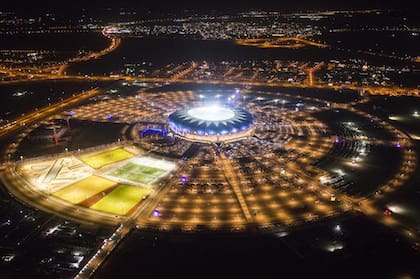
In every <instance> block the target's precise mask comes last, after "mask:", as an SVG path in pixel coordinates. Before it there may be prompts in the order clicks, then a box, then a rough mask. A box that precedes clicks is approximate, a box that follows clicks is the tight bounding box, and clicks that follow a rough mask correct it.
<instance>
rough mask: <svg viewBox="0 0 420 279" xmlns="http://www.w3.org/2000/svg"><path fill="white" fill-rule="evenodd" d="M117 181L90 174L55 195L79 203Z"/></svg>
mask: <svg viewBox="0 0 420 279" xmlns="http://www.w3.org/2000/svg"><path fill="white" fill-rule="evenodd" d="M115 184H116V183H115V182H113V181H110V180H108V179H105V178H102V177H98V176H90V177H88V178H86V179H83V180H82V181H79V182H76V183H74V184H72V185H70V186H68V187H66V188H64V189H62V190H60V191H58V192H55V193H54V196H56V197H58V198H60V199H63V200H66V201H69V202H71V203H73V204H78V203H80V202H82V201H84V200H86V199H88V198H90V197H92V196H93V195H96V194H98V193H100V192H102V191H104V190H106V189H108V188H109V187H111V186H114V185H115Z"/></svg>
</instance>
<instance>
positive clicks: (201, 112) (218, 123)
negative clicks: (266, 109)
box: [168, 105, 254, 142]
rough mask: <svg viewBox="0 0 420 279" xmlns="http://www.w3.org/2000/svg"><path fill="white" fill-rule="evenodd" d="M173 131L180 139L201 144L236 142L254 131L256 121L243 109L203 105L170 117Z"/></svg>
mask: <svg viewBox="0 0 420 279" xmlns="http://www.w3.org/2000/svg"><path fill="white" fill-rule="evenodd" d="M168 122H169V128H170V129H171V130H172V131H173V132H174V133H175V134H176V135H178V136H180V137H182V138H185V139H188V140H192V141H201V142H223V141H233V140H236V139H240V138H243V137H246V136H249V135H250V134H251V132H252V130H253V129H252V128H253V122H254V118H253V117H252V115H251V114H250V113H249V112H248V111H246V110H244V109H241V108H232V107H224V106H217V105H211V106H202V107H194V108H187V109H183V110H179V111H176V112H174V113H172V114H171V115H169V118H168Z"/></svg>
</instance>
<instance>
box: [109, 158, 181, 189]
mask: <svg viewBox="0 0 420 279" xmlns="http://www.w3.org/2000/svg"><path fill="white" fill-rule="evenodd" d="M174 167H175V164H174V163H172V162H169V161H165V160H158V159H154V158H151V157H140V158H134V159H132V160H130V162H128V163H126V164H125V165H123V166H121V167H119V168H117V169H115V170H113V171H111V172H110V173H109V175H111V176H114V177H117V178H119V179H122V180H126V181H131V182H135V183H140V184H143V185H150V184H151V183H152V182H154V181H156V180H157V179H158V178H160V177H162V176H164V175H166V174H167V173H168V172H169V171H171V170H172V169H173V168H174Z"/></svg>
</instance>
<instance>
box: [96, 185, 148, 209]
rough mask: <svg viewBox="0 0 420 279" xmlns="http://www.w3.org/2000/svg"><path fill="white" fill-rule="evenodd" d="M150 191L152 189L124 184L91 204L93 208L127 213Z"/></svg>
mask: <svg viewBox="0 0 420 279" xmlns="http://www.w3.org/2000/svg"><path fill="white" fill-rule="evenodd" d="M149 193H150V190H149V189H146V188H142V187H138V186H132V185H124V184H123V185H119V186H118V187H117V188H116V189H114V190H113V191H112V192H111V193H109V194H108V195H106V196H105V197H104V198H102V199H101V200H100V201H98V202H97V203H95V204H94V205H93V206H91V208H92V209H95V210H100V211H105V212H109V213H113V214H117V215H126V214H127V213H128V212H129V211H130V210H131V209H132V208H133V207H134V206H135V205H136V204H138V203H139V202H140V201H141V200H142V198H143V197H144V196H146V195H148V194H149Z"/></svg>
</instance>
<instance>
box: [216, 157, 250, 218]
mask: <svg viewBox="0 0 420 279" xmlns="http://www.w3.org/2000/svg"><path fill="white" fill-rule="evenodd" d="M217 161H218V163H219V164H220V166H221V168H222V169H223V172H224V174H225V177H226V180H227V181H228V182H229V184H230V186H231V187H232V189H233V192H234V193H235V195H236V198H237V199H238V201H239V205H240V206H241V209H242V212H243V214H244V216H245V218H246V220H247V222H248V223H253V218H252V215H251V212H250V211H249V208H248V205H247V204H246V202H245V198H244V195H243V194H242V190H241V187H240V179H239V177H238V176H237V174H236V172H235V170H234V169H233V166H232V164H231V161H230V160H229V159H228V158H226V155H225V154H223V153H220V155H219V157H218V158H217Z"/></svg>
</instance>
